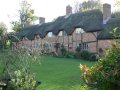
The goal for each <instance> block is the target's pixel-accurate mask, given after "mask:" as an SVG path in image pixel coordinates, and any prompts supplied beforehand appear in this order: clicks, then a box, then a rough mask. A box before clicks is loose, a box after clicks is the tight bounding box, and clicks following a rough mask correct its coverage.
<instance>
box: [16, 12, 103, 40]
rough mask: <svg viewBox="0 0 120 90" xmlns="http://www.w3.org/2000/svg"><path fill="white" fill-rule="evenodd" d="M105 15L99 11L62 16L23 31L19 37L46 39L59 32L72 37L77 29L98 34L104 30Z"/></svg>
mask: <svg viewBox="0 0 120 90" xmlns="http://www.w3.org/2000/svg"><path fill="white" fill-rule="evenodd" d="M102 20H103V15H102V12H101V11H99V10H91V11H86V12H79V13H75V14H71V15H65V16H60V17H58V18H57V19H56V20H54V21H53V22H49V23H44V24H42V25H33V26H30V27H27V28H24V29H22V30H21V31H20V32H19V34H18V37H19V38H20V39H21V38H22V37H24V36H26V37H27V38H28V39H30V40H32V39H34V36H35V35H39V36H40V37H41V38H44V37H45V36H46V34H47V33H48V32H53V34H54V35H57V34H58V33H59V31H65V32H66V33H67V34H68V35H71V34H72V33H73V31H74V30H75V28H83V29H84V31H85V32H96V31H99V30H102V29H103V27H102V22H103V21H102Z"/></svg>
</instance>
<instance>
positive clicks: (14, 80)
mask: <svg viewBox="0 0 120 90" xmlns="http://www.w3.org/2000/svg"><path fill="white" fill-rule="evenodd" d="M0 57H2V59H3V61H1V63H2V65H3V71H2V74H1V76H0V78H1V79H3V80H8V79H11V83H10V87H11V88H14V89H10V90H30V89H29V88H35V87H36V86H34V85H33V82H35V78H34V75H33V74H32V72H31V67H32V66H31V65H32V63H34V62H35V61H36V60H38V59H37V57H38V58H39V56H37V55H35V54H32V53H28V51H26V50H20V51H19V50H18V51H16V52H15V51H11V50H4V51H2V52H1V56H0ZM35 84H36V83H35ZM23 88H25V89H23Z"/></svg>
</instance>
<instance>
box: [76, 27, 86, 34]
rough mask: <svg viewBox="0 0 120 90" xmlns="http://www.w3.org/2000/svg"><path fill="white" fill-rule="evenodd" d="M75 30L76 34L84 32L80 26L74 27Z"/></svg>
mask: <svg viewBox="0 0 120 90" xmlns="http://www.w3.org/2000/svg"><path fill="white" fill-rule="evenodd" d="M75 32H76V34H79V33H84V30H83V29H82V28H76V30H75Z"/></svg>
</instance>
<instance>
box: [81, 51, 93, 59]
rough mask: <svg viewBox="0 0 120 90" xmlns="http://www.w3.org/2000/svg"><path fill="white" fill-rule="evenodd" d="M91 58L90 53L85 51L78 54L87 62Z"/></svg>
mask: <svg viewBox="0 0 120 90" xmlns="http://www.w3.org/2000/svg"><path fill="white" fill-rule="evenodd" d="M90 56H91V53H90V52H88V51H86V50H82V51H81V52H80V57H81V58H83V59H85V60H89V57H90Z"/></svg>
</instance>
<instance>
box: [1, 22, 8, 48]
mask: <svg viewBox="0 0 120 90" xmlns="http://www.w3.org/2000/svg"><path fill="white" fill-rule="evenodd" d="M6 32H7V26H6V25H5V24H4V23H3V22H0V47H1V48H3V47H4V46H5V41H6Z"/></svg>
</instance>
